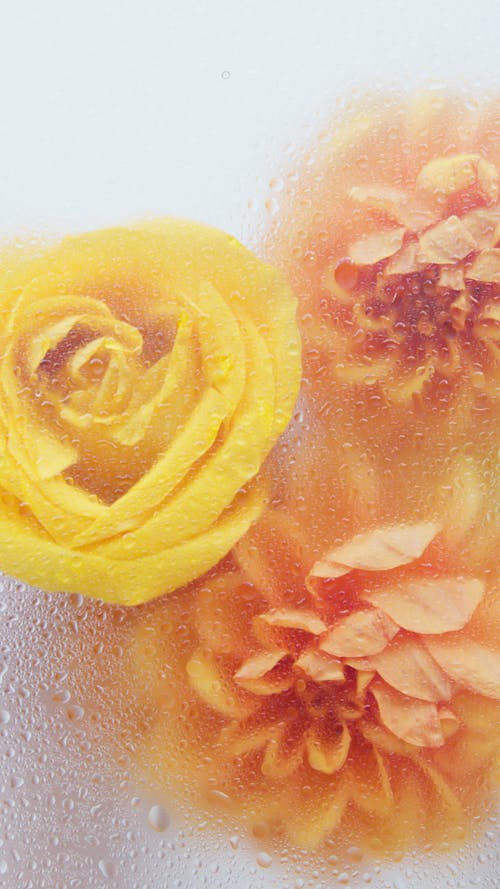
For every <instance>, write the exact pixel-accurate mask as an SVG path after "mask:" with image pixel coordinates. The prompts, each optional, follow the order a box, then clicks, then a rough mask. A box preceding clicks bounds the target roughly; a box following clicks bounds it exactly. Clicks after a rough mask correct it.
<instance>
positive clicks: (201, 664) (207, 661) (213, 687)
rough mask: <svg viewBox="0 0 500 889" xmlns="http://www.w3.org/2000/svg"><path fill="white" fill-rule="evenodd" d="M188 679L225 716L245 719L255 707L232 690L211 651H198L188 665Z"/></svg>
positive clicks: (200, 694) (198, 693) (202, 696)
mask: <svg viewBox="0 0 500 889" xmlns="http://www.w3.org/2000/svg"><path fill="white" fill-rule="evenodd" d="M186 670H187V675H188V680H189V684H190V686H191V688H192V689H193V691H195V692H196V694H197V695H199V697H200V698H201V699H202V700H203V701H204V702H205V704H208V706H209V707H212V709H213V710H217V712H218V713H221V714H222V715H223V716H230V717H232V718H233V719H243V718H244V717H245V716H248V715H249V713H251V712H252V710H253V709H254V707H253V705H250V704H247V703H246V702H243V701H242V700H241V699H240V698H239V697H238V696H237V695H236V694H235V692H233V691H232V689H231V688H230V686H229V685H228V683H227V682H226V681H225V679H224V678H223V676H222V675H221V673H220V671H219V668H218V666H217V663H216V660H215V658H214V656H213V655H212V654H211V653H209V652H203V651H201V650H200V651H197V652H195V654H194V655H193V657H192V658H191V659H190V661H189V662H188V664H187V666H186Z"/></svg>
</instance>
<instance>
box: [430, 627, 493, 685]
mask: <svg viewBox="0 0 500 889" xmlns="http://www.w3.org/2000/svg"><path fill="white" fill-rule="evenodd" d="M422 641H423V642H424V644H425V645H426V647H427V648H428V649H429V651H430V653H431V655H432V657H433V658H434V660H435V661H437V662H438V664H439V666H440V667H441V668H442V669H443V670H444V671H445V673H447V674H448V676H450V677H451V679H453V680H454V681H455V682H458V683H459V684H460V685H462V686H463V687H464V688H467V689H469V690H470V691H475V692H477V693H478V694H480V695H485V696H486V697H488V698H500V652H498V651H494V650H493V649H492V648H486V647H485V646H484V645H481V644H480V643H479V642H475V641H474V640H472V639H463V638H462V639H461V638H460V637H458V638H457V637H454V638H451V639H450V638H442V637H436V638H434V637H433V636H427V637H425V636H423V637H422Z"/></svg>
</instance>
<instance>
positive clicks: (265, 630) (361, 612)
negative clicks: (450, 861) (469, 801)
mask: <svg viewBox="0 0 500 889" xmlns="http://www.w3.org/2000/svg"><path fill="white" fill-rule="evenodd" d="M439 532H440V528H439V526H438V525H437V524H435V523H432V522H422V523H417V524H408V525H399V526H394V527H384V528H378V529H376V530H374V531H370V532H368V533H366V534H363V535H360V536H358V537H355V538H353V539H352V540H350V541H349V542H347V543H345V544H344V545H342V546H340V547H338V548H336V549H333V550H332V551H330V552H328V553H327V554H326V555H325V556H324V557H323V558H321V559H320V560H319V561H317V562H316V563H315V564H314V565H313V567H312V569H311V570H310V571H309V573H308V574H307V575H306V576H304V584H303V588H302V595H301V596H297V593H296V591H295V593H293V595H292V597H291V598H290V594H289V595H288V596H287V592H286V589H285V588H283V589H282V591H281V592H282V594H281V601H280V596H279V595H278V596H277V595H276V587H273V584H272V583H271V584H270V585H269V587H268V588H266V581H265V577H266V570H267V569H266V566H265V565H264V564H263V561H262V560H263V554H262V553H258V552H256V551H255V550H253V551H252V547H251V546H250V547H249V545H248V542H247V541H243V542H242V543H241V544H239V546H238V547H237V550H236V555H237V559H238V560H239V562H240V570H239V571H238V572H233V573H231V574H229V575H228V574H226V575H222V576H221V577H219V578H218V579H215V580H208V581H206V582H205V583H204V584H203V587H202V589H201V591H200V593H199V598H198V603H197V605H196V621H197V626H198V633H199V641H200V647H199V648H198V650H197V651H196V652H195V653H194V654H193V656H192V657H191V659H190V660H189V662H188V664H187V672H188V676H189V682H190V685H191V687H192V689H194V691H195V692H196V693H197V695H198V697H199V698H200V699H202V700H203V701H204V702H205V703H206V704H207V705H208V706H209V708H210V709H211V710H213V711H216V712H217V713H218V714H219V715H220V717H221V718H222V725H221V731H220V734H219V738H218V741H217V748H218V751H219V752H220V755H221V760H222V761H225V762H226V764H227V763H230V764H231V767H232V768H233V769H234V770H235V775H238V774H240V773H241V769H244V768H245V764H247V765H248V763H249V762H250V763H252V762H253V763H254V765H255V763H257V764H258V770H260V773H261V777H262V778H263V779H264V780H266V781H268V782H269V787H270V788H271V791H272V792H273V793H274V792H275V790H276V793H277V794H278V795H279V796H280V799H281V800H282V802H283V800H284V801H285V805H284V806H283V807H282V818H283V820H284V821H285V823H286V827H287V829H288V831H289V833H290V835H291V837H292V839H294V840H295V841H296V842H297V843H299V844H300V845H303V846H306V847H313V846H315V845H317V843H318V842H320V841H321V840H322V839H323V838H324V837H325V836H326V835H327V834H329V833H330V832H331V831H332V830H334V829H335V828H336V827H337V826H338V825H339V823H340V822H341V820H342V819H343V816H344V814H345V813H346V811H347V809H348V807H350V809H352V808H354V809H355V810H356V811H357V812H358V815H359V816H360V817H367V818H368V819H369V820H371V821H372V822H375V823H377V824H378V825H379V826H380V824H381V823H385V824H387V823H388V822H390V821H391V819H392V821H394V819H395V818H396V817H399V818H402V819H404V818H405V817H407V815H408V812H407V811H406V810H401V794H402V793H403V792H407V791H408V786H406V788H404V787H403V786H402V782H403V784H404V783H405V782H407V781H409V782H410V785H411V786H413V788H414V789H413V795H414V799H413V802H411V806H414V807H415V806H417V809H416V810H415V811H420V809H419V805H420V804H418V805H417V803H418V798H419V795H420V794H421V792H422V791H421V788H420V787H419V782H422V781H423V782H424V783H425V782H427V784H429V785H430V786H432V788H433V792H434V793H435V794H437V797H438V798H439V801H440V804H441V807H443V806H444V807H445V808H447V809H449V810H450V811H451V810H452V812H453V816H454V818H455V821H457V822H460V821H461V814H460V813H461V804H460V801H459V798H458V797H457V796H456V795H455V794H454V792H453V790H452V786H451V785H452V783H453V782H451V783H449V782H448V775H447V771H448V772H449V764H450V763H455V757H456V756H457V755H458V754H457V751H461V752H460V757H461V758H462V760H463V757H464V755H465V757H466V760H467V762H468V763H470V762H471V755H472V756H473V755H475V753H477V750H476V747H475V746H474V738H472V741H471V735H470V731H469V728H468V721H470V718H471V714H472V716H473V717H474V718H476V719H477V715H478V712H479V713H483V714H484V713H485V712H486V711H488V703H487V700H486V699H488V698H489V699H490V700H494V701H497V700H498V699H499V698H500V655H499V654H498V651H496V650H495V649H494V648H493V647H488V645H487V644H485V643H484V641H483V640H479V639H478V638H476V637H475V635H474V628H473V625H472V624H471V618H472V617H473V615H474V613H475V612H476V610H477V609H478V608H479V606H480V603H481V602H482V600H483V597H484V595H485V589H486V588H485V582H484V579H482V578H478V577H469V576H454V575H451V576H450V575H448V574H446V573H442V571H440V570H439V568H437V567H436V565H437V562H436V564H435V563H434V559H433V551H434V556H435V555H436V544H435V541H436V538H438V537H439ZM249 579H251V580H252V581H253V584H251V583H249V582H248V580H249ZM477 696H481V698H480V699H479V698H477ZM478 700H480V702H481V703H480V705H479V710H478V705H477V701H478ZM490 717H491V714H490ZM468 742H470V743H471V744H472V746H471V750H472V749H474V754H472V753H471V750H468V748H467V743H468ZM453 744H454V745H455V746H453ZM481 744H482V746H481V764H482V766H484V764H485V762H489V763H491V761H492V760H493V758H494V756H495V755H496V754H497V753H498V748H497V746H496V745H497V740H496V738H494V737H493V735H491V736H490V737H488V736H487V735H486V737H481ZM476 746H477V745H476ZM443 751H446V755H445V757H444V760H443V758H442V757H441V759H440V758H439V755H440V754H442V752H443ZM464 751H465V754H464ZM395 760H398V761H399V762H400V768H399V770H398V768H397V766H396V764H395ZM401 762H404V763H405V765H404V767H402V766H401ZM471 768H472V767H471ZM408 776H409V777H408ZM240 778H241V774H240ZM412 781H413V782H414V784H413V785H412V784H411V782H412ZM237 783H238V781H237V780H236V777H235V785H236V784H237ZM283 787H285V788H288V806H287V805H286V800H287V793H286V792H285V793H284V795H283ZM304 787H308V788H309V790H310V788H311V787H313V788H316V791H315V795H314V793H313V802H312V803H311V801H309V803H306V802H305V800H304V798H303V797H301V792H302V791H301V788H304ZM273 788H274V790H273ZM396 813H399V814H396ZM372 827H373V823H372Z"/></svg>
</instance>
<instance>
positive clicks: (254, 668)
mask: <svg viewBox="0 0 500 889" xmlns="http://www.w3.org/2000/svg"><path fill="white" fill-rule="evenodd" d="M287 655H288V651H287V650H286V649H275V650H274V651H259V652H257V654H254V655H252V656H251V657H249V658H248V659H247V660H246V661H244V663H243V664H242V665H241V667H240V668H239V670H238V671H237V672H236V673H235V674H234V681H235V682H237V683H238V685H240V686H241V687H242V688H245V689H246V690H247V691H251V692H253V693H254V694H257V695H274V694H280V693H281V692H283V691H287V689H289V688H291V687H292V685H293V681H294V680H293V676H292V674H291V671H290V670H284V671H279V670H278V671H274V668H275V667H278V665H279V664H280V663H281V662H282V661H283V659H284V658H286V657H287ZM273 671H274V672H273Z"/></svg>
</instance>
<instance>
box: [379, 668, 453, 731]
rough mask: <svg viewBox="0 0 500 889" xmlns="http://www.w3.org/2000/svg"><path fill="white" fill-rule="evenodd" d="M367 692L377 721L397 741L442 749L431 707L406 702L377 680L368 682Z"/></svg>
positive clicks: (437, 721) (436, 717) (438, 725)
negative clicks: (375, 712) (368, 689)
mask: <svg viewBox="0 0 500 889" xmlns="http://www.w3.org/2000/svg"><path fill="white" fill-rule="evenodd" d="M370 691H371V693H372V694H373V696H374V698H375V700H376V702H377V704H378V709H379V714H380V719H381V720H382V722H383V724H384V725H385V726H386V728H388V729H389V730H390V731H391V732H393V733H394V734H395V735H396V736H397V737H398V738H401V739H402V740H403V741H407V742H408V743H409V744H413V745H414V746H415V747H442V745H443V744H444V736H443V731H442V728H441V722H440V719H439V713H438V708H437V707H436V705H435V704H432V703H430V702H428V701H417V700H416V699H415V698H410V697H408V696H407V695H404V694H401V692H399V691H396V690H395V689H393V688H390V686H388V685H386V684H385V682H382V681H380V680H375V681H374V682H372V684H371V686H370Z"/></svg>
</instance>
